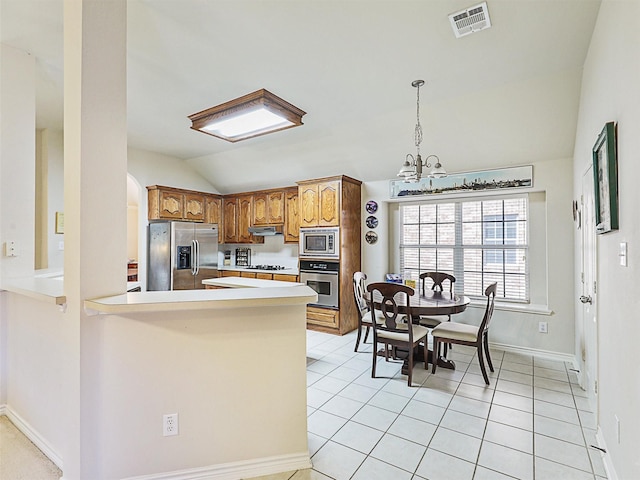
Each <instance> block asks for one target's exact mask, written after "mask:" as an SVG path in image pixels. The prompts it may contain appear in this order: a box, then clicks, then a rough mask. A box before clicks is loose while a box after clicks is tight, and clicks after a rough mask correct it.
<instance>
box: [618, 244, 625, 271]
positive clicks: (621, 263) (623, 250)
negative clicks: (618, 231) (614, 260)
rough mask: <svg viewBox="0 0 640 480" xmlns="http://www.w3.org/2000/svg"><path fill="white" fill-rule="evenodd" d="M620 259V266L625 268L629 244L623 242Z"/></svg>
mask: <svg viewBox="0 0 640 480" xmlns="http://www.w3.org/2000/svg"><path fill="white" fill-rule="evenodd" d="M618 256H619V257H620V265H622V266H623V267H626V266H627V242H622V243H621V244H620V253H619V254H618Z"/></svg>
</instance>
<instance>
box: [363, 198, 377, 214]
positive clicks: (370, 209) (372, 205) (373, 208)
mask: <svg viewBox="0 0 640 480" xmlns="http://www.w3.org/2000/svg"><path fill="white" fill-rule="evenodd" d="M364 208H365V209H366V210H367V213H376V212H377V211H378V203H377V202H375V201H373V200H369V201H368V202H367V204H366V205H365V207H364Z"/></svg>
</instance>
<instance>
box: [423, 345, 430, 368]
mask: <svg viewBox="0 0 640 480" xmlns="http://www.w3.org/2000/svg"><path fill="white" fill-rule="evenodd" d="M422 353H423V355H424V369H425V370H429V342H428V341H427V337H424V343H423V344H422Z"/></svg>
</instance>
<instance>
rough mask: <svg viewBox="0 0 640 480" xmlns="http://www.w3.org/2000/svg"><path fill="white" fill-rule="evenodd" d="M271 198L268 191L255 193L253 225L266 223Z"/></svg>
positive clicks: (267, 221)
mask: <svg viewBox="0 0 640 480" xmlns="http://www.w3.org/2000/svg"><path fill="white" fill-rule="evenodd" d="M268 204H269V198H268V195H267V194H266V193H254V194H253V225H266V224H268V223H269V219H268Z"/></svg>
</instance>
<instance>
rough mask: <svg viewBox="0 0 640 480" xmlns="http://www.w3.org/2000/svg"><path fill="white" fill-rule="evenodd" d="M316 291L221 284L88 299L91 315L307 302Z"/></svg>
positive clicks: (310, 289) (313, 296) (311, 300)
mask: <svg viewBox="0 0 640 480" xmlns="http://www.w3.org/2000/svg"><path fill="white" fill-rule="evenodd" d="M317 298H318V295H317V293H316V292H315V291H314V290H313V289H312V288H310V287H307V286H306V285H295V284H294V285H293V286H286V287H281V286H278V287H273V288H222V289H212V290H173V291H167V292H132V293H125V294H122V295H115V296H112V297H103V298H96V299H92V300H85V302H84V308H85V310H86V312H87V313H88V314H90V315H96V314H118V313H136V312H168V311H184V310H209V309H228V308H247V307H263V306H265V307H266V306H287V305H306V304H308V303H314V302H316V301H317Z"/></svg>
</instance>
